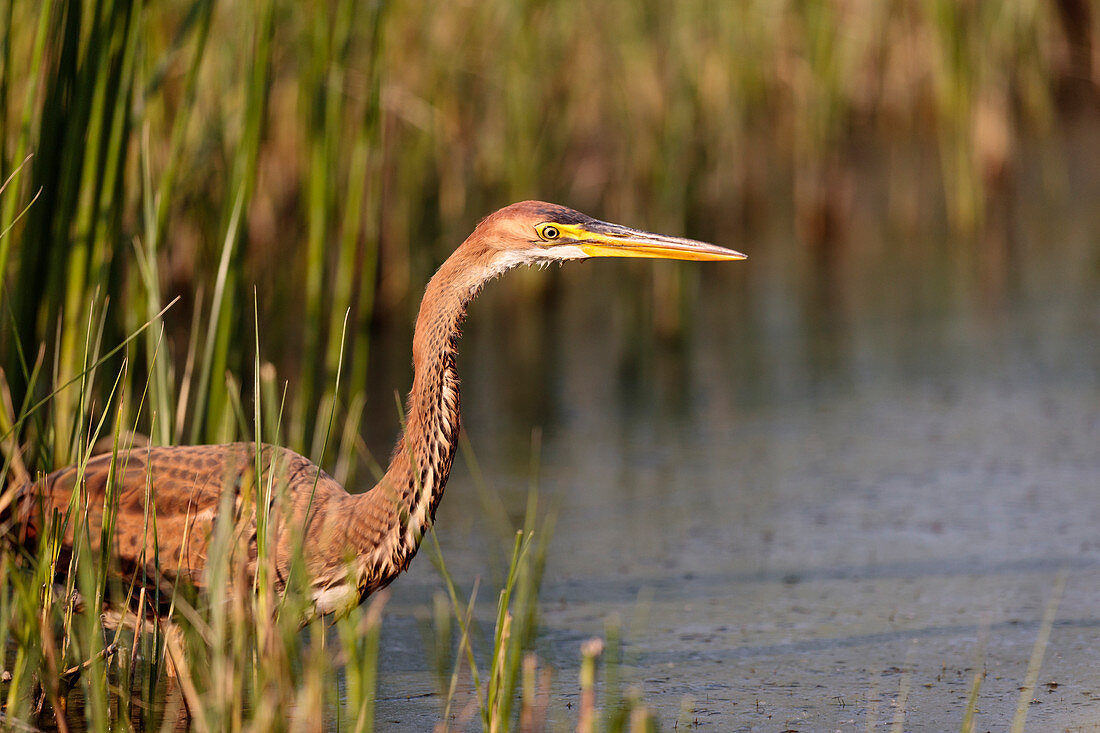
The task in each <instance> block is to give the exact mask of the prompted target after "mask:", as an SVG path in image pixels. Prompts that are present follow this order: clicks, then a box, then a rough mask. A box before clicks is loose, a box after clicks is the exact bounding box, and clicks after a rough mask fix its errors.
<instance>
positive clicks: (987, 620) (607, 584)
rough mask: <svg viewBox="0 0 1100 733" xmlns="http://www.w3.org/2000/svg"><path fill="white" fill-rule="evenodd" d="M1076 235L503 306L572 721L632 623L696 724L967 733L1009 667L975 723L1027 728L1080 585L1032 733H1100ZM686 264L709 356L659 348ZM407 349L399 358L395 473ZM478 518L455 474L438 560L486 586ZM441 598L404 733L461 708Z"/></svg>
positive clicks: (420, 564)
mask: <svg viewBox="0 0 1100 733" xmlns="http://www.w3.org/2000/svg"><path fill="white" fill-rule="evenodd" d="M1052 207H1053V204H1051V203H1050V202H1046V201H1038V200H1037V201H1033V202H1026V201H1025V202H1022V203H1021V207H1020V209H1019V211H1018V212H1017V214H1018V216H1019V218H1020V220H1021V222H1022V223H1020V224H1013V226H1012V227H1009V229H1010V230H1011V239H1006V240H1004V241H1002V242H1000V243H996V242H994V243H982V245H981V246H974V247H972V246H969V245H959V244H956V243H949V242H946V241H945V242H942V243H941V242H931V243H930V242H911V241H907V240H906V239H905V238H904V237H901V236H897V235H890V234H883V235H871V234H863V235H861V236H860V237H857V238H855V239H853V243H852V244H850V245H847V246H846V247H845V248H842V249H840V250H839V251H836V252H832V253H830V254H829V256H828V258H824V259H822V258H819V259H818V260H816V261H815V260H813V259H812V258H808V257H805V256H804V254H805V253H804V251H803V250H800V249H799V248H797V247H796V246H794V245H793V244H790V243H789V242H790V237H788V236H787V235H786V234H784V233H782V232H779V233H775V234H773V235H769V236H766V237H761V238H760V239H759V240H758V241H751V242H748V241H738V240H732V241H723V242H721V243H723V244H727V245H730V246H734V247H737V248H739V249H742V250H743V251H745V252H747V253H748V254H749V256H750V259H749V260H748V261H747V262H744V263H734V264H729V265H707V266H693V265H672V264H666V263H621V262H610V261H608V262H592V263H588V264H585V265H572V266H567V267H566V268H565V270H563V271H562V272H561V273H560V274H557V273H554V274H544V276H547V277H552V278H554V280H553V283H552V286H551V287H550V288H549V290H548V292H549V296H548V297H549V299H550V300H551V301H552V307H551V308H548V309H542V308H540V307H537V306H535V305H524V306H516V305H514V304H513V303H511V302H510V301H509V299H508V289H507V287H506V286H493V287H491V288H490V290H489V292H488V293H486V294H485V295H484V296H483V297H482V299H481V300H480V301H479V302H478V303H476V304H475V306H474V308H473V311H472V313H471V316H470V321H469V326H468V329H467V336H466V337H465V339H464V341H463V344H462V359H461V364H460V370H461V374H462V377H463V380H464V392H463V409H464V416H465V424H466V428H467V430H468V432H469V435H470V437H471V439H472V441H473V444H474V446H475V449H476V450H477V453H478V457H479V459H480V461H481V464H482V466H483V468H484V470H485V472H486V474H487V478H488V481H489V483H490V484H492V485H493V486H494V487H496V488H497V489H498V490H499V491H500V492H501V493H502V494H503V495H504V496H505V497H506V499H507V500H508V501H509V502H510V506H509V510H510V511H512V512H513V514H515V515H518V514H519V513H520V512H521V511H522V506H523V497H524V492H525V487H526V482H527V476H528V461H529V458H530V450H529V447H528V446H529V443H530V435H531V430H532V428H534V427H536V426H538V427H540V428H541V429H542V436H543V451H542V461H541V472H540V476H541V487H542V491H543V493H544V495H545V496H546V497H548V499H549V501H550V502H551V503H552V505H553V506H555V507H556V508H557V510H558V520H557V523H556V530H555V535H554V538H553V543H552V548H551V555H550V558H549V562H548V565H547V568H546V586H545V590H544V594H543V598H544V612H545V615H544V630H543V633H542V637H541V639H540V654H541V656H542V657H543V659H545V660H546V661H548V662H549V663H551V664H553V665H554V667H555V669H556V678H555V687H554V702H553V705H554V712H553V718H554V719H555V720H556V721H558V722H562V723H563V724H564V721H567V720H569V719H570V711H569V710H568V709H567V707H566V704H567V703H570V702H572V703H574V704H575V702H576V688H577V685H576V679H577V665H578V660H579V644H580V642H581V641H582V640H583V639H585V638H587V637H589V636H592V635H597V634H601V633H602V632H603V629H604V625H605V623H606V621H607V619H608V618H609V617H611V616H612V615H613V614H618V615H619V616H620V617H621V618H622V619H623V620H624V622H625V625H626V626H627V627H628V628H629V629H630V630H629V633H628V646H627V669H626V672H627V675H628V681H629V682H630V683H632V684H636V685H639V686H640V687H641V688H642V689H643V691H644V696H645V698H646V699H647V700H648V701H649V702H650V703H652V704H653V705H654V706H656V707H657V708H658V710H659V711H660V715H661V718H662V721H663V722H664V723H665V724H666V725H667V726H671V724H672V722H673V721H674V720H675V719H676V717H677V715H678V714H679V711H680V710H681V709H682V706H683V705H684V704H685V703H684V699H685V697H687V698H690V700H691V701H692V702H690V703H687V704H689V705H690V706H692V707H689V708H688V709H689V710H691V711H692V712H691V714H690V717H689V720H690V719H695V718H697V719H698V720H699V721H700V722H701V723H706V724H708V725H710V726H711V727H712V729H717V730H727V729H737V728H741V729H749V728H752V727H754V726H764V727H766V728H767V729H776V726H778V727H779V728H792V727H793V728H798V727H800V726H802V727H805V726H809V727H811V728H814V729H826V728H827V729H835V728H846V729H847V728H853V727H858V728H860V729H862V728H863V727H864V726H867V725H868V724H872V723H878V724H889V723H890V722H891V721H896V720H903V721H904V722H905V723H906V724H907V725H908V726H909V727H910V728H911V729H912V728H915V729H941V728H943V729H954V728H958V727H959V726H960V724H961V720H962V715H963V710H964V708H965V705H966V699H967V695H968V692H969V689H970V688H969V686H970V684H971V682H972V677H973V672H974V670H975V669H979V668H984V669H985V670H987V673H988V674H987V676H986V677H985V678H984V681H983V683H982V687H981V695H980V698H979V710H980V713H979V714H978V718H977V725H978V726H986V727H1004V726H1005V724H1006V722H1007V721H1010V720H1011V719H1012V716H1013V714H1014V713H1015V710H1016V707H1017V703H1018V698H1019V694H1020V693H1019V691H1018V688H1019V687H1020V685H1022V684H1023V680H1024V678H1025V674H1026V669H1027V665H1028V661H1029V658H1030V657H1031V655H1032V646H1033V644H1034V642H1035V639H1036V636H1037V629H1038V624H1039V620H1040V618H1041V616H1042V614H1043V610H1044V607H1045V606H1046V605H1047V601H1048V598H1049V596H1050V593H1051V589H1052V587H1053V586H1054V583H1055V577H1056V576H1057V574H1058V573H1059V572H1060V571H1062V570H1065V571H1066V572H1067V573H1068V575H1067V583H1066V587H1065V592H1064V595H1063V597H1062V599H1061V604H1060V606H1059V607H1058V611H1057V616H1056V621H1055V624H1054V628H1053V633H1052V635H1051V638H1050V646H1049V648H1048V649H1047V650H1046V656H1045V661H1044V663H1043V666H1042V668H1041V674H1040V677H1039V681H1040V683H1041V684H1040V689H1039V690H1038V691H1037V692H1036V693H1035V697H1036V698H1038V699H1039V700H1040V702H1041V703H1044V704H1034V705H1031V706H1030V707H1029V709H1028V722H1029V724H1032V725H1033V726H1035V728H1034V729H1036V730H1038V729H1043V728H1047V727H1051V726H1058V727H1059V728H1060V727H1063V726H1065V725H1071V724H1074V723H1083V722H1086V721H1095V720H1096V719H1098V718H1100V702H1093V700H1094V698H1100V670H1098V669H1097V668H1096V666H1095V664H1094V655H1093V653H1092V649H1094V648H1095V646H1096V643H1097V641H1098V637H1100V591H1098V590H1097V588H1100V582H1098V581H1100V540H1098V539H1097V537H1098V533H1097V526H1098V525H1100V492H1098V491H1097V490H1096V489H1097V484H1098V480H1097V479H1098V477H1100V451H1097V450H1096V448H1097V445H1098V444H1100V381H1098V377H1100V339H1098V338H1097V337H1098V335H1100V328H1098V327H1100V287H1098V286H1100V282H1098V280H1100V277H1098V274H1100V270H1098V267H1097V261H1098V259H1097V249H1096V246H1095V243H1094V239H1093V238H1092V237H1091V235H1090V234H1089V233H1088V232H1090V231H1092V229H1091V228H1090V226H1089V223H1088V222H1080V217H1079V216H1078V215H1079V214H1080V212H1061V211H1058V210H1057V209H1054V208H1052ZM1063 214H1065V215H1066V216H1062V215H1063ZM1070 215H1073V216H1075V217H1076V218H1067V217H1070ZM930 252H931V253H934V256H930V255H929V253H930ZM661 268H669V269H667V270H664V271H663V272H661V273H659V275H657V276H658V277H667V276H670V275H671V276H676V275H677V271H676V270H674V269H672V268H677V269H678V274H679V275H680V276H682V277H683V286H684V294H685V295H684V300H685V302H686V303H688V305H687V306H686V308H687V310H686V314H687V316H688V318H689V320H690V326H689V327H688V328H687V329H686V330H685V332H684V334H683V337H682V338H681V339H679V340H673V341H669V340H661V339H656V338H654V337H653V336H652V335H650V334H651V333H652V329H649V328H645V327H635V326H634V325H633V324H634V323H636V322H639V321H642V322H644V321H645V320H646V319H651V318H652V317H653V316H652V309H653V307H654V305H653V301H652V299H651V297H650V296H649V293H650V292H651V290H650V289H648V288H647V287H646V283H647V282H648V278H650V277H653V275H652V272H653V271H656V270H660V269H661ZM407 339H408V335H407V334H402V335H400V336H397V337H395V338H394V339H393V343H392V344H383V345H380V346H378V347H377V348H378V349H379V350H382V351H384V352H386V356H385V357H384V358H380V360H379V365H378V368H377V369H376V370H375V372H374V378H375V382H376V384H377V385H378V394H376V395H374V396H373V397H372V403H371V404H372V405H374V406H376V408H377V409H376V412H378V410H381V412H382V413H384V414H383V415H381V416H380V419H379V420H376V421H374V424H375V428H374V429H375V430H377V433H372V434H371V435H369V436H368V441H369V442H370V443H371V444H372V448H373V449H375V450H377V451H379V452H380V453H382V454H385V452H386V451H387V450H388V443H389V441H390V439H391V435H390V434H389V433H388V432H387V431H388V430H390V429H395V427H396V425H395V424H396V419H395V418H392V417H389V416H390V414H391V413H392V412H393V410H392V408H391V407H390V405H392V404H393V399H392V389H393V387H394V385H407V383H408V375H407V368H408V367H407V363H408V357H407V354H408V350H407ZM383 385H384V386H383ZM387 421H389V422H388V423H387ZM460 463H461V462H460ZM479 506H480V504H479V502H478V500H477V496H476V491H475V489H474V486H473V484H472V482H471V480H470V478H469V474H468V473H467V471H466V470H465V468H464V467H463V466H462V465H456V470H455V474H454V476H453V477H452V480H451V483H450V486H449V488H448V491H447V495H446V497H445V498H444V500H443V503H442V506H441V508H440V513H439V517H438V527H439V539H440V542H441V543H442V545H443V548H444V553H445V555H446V557H447V560H448V564H449V568H450V570H451V571H452V573H453V574H454V575H455V577H456V578H457V579H459V580H460V581H461V582H462V583H463V585H464V586H465V587H466V588H467V589H468V588H469V586H470V585H471V584H472V582H473V580H474V579H475V578H476V577H478V576H481V577H484V578H486V579H489V578H491V572H492V571H491V567H490V565H489V564H488V563H487V560H486V558H487V557H488V556H489V555H490V553H492V552H497V551H498V549H497V548H496V547H495V546H493V543H494V541H495V540H493V539H492V537H493V535H492V532H491V530H490V529H489V527H487V526H486V525H487V523H486V522H485V521H484V520H483V519H482V518H481V516H480V515H481V512H480V508H479ZM439 587H441V583H440V581H439V580H438V578H437V576H436V574H435V571H434V570H433V568H432V567H431V563H430V562H428V561H427V559H426V558H420V559H418V560H417V561H416V562H415V563H414V564H413V568H412V570H411V572H410V573H409V575H408V576H407V577H405V578H402V579H401V580H400V581H399V582H398V583H396V584H395V586H394V596H393V599H392V600H391V603H390V604H389V606H388V609H387V616H388V617H387V621H386V627H385V635H384V639H383V653H382V663H381V680H382V682H381V690H380V694H381V696H382V697H383V698H384V699H383V700H382V701H381V703H380V707H379V723H380V725H382V726H383V728H385V727H386V726H387V725H389V726H392V727H394V728H399V729H400V728H405V729H412V728H415V727H417V726H418V725H421V726H422V725H426V724H427V723H426V721H432V720H434V719H435V718H436V717H437V716H438V714H439V701H438V699H437V698H435V697H432V696H427V697H414V698H413V699H408V696H418V695H423V694H425V693H432V692H434V690H435V683H434V680H433V678H432V676H431V674H430V672H429V671H428V663H427V661H426V660H427V655H426V653H425V651H424V647H423V644H422V642H421V639H420V636H419V632H418V630H417V624H416V622H415V620H414V614H415V613H416V611H417V609H418V608H421V607H423V606H424V605H425V604H426V603H428V602H429V599H430V597H431V594H432V593H433V592H434V591H435V590H436V589H437V588H439ZM481 597H482V599H483V600H485V601H487V602H491V601H492V593H489V592H484V591H483V592H482V594H481ZM483 610H484V612H485V616H486V618H487V617H488V615H489V612H490V609H489V607H488V606H486V607H485V609H483ZM980 638H981V639H984V641H983V642H981V643H979V639H980ZM1055 681H1056V682H1057V683H1058V684H1057V686H1043V683H1047V682H1055ZM898 716H900V717H898Z"/></svg>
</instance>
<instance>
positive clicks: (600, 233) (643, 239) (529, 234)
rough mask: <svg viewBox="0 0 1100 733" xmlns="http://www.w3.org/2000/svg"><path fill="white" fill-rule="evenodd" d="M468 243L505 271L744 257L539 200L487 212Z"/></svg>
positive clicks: (700, 243)
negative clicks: (592, 262)
mask: <svg viewBox="0 0 1100 733" xmlns="http://www.w3.org/2000/svg"><path fill="white" fill-rule="evenodd" d="M471 239H476V240H477V241H479V242H481V243H483V244H484V246H486V247H488V248H491V249H493V250H494V252H493V258H494V260H495V261H496V262H497V263H498V264H500V265H503V266H505V267H511V266H514V265H520V264H546V263H548V262H561V261H565V260H581V259H586V258H588V257H652V258H660V259H667V260H743V259H745V255H743V254H741V253H740V252H735V251H733V250H732V249H726V248H725V247H719V246H717V245H713V244H708V243H706V242H697V241H695V240H694V239H684V238H682V237H669V236H665V235H663V234H653V233H652V232H644V231H641V230H639V229H631V228H629V227H624V226H621V225H619V224H611V223H608V222H606V221H600V220H599V219H593V218H592V217H590V216H588V215H586V214H582V213H581V212H579V211H575V210H573V209H570V208H567V207H565V206H559V205H558V204H548V203H546V202H543V201H522V202H520V203H518V204H512V205H511V206H507V207H505V208H503V209H501V210H500V211H497V212H496V213H494V214H490V215H489V216H488V217H486V218H485V219H484V220H483V221H482V222H481V223H480V224H479V225H478V227H477V229H476V230H475V231H474V234H473V236H472V237H471Z"/></svg>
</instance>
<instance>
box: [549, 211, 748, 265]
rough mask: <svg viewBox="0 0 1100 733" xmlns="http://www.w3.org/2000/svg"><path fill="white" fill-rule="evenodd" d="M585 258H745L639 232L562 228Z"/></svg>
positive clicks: (592, 225)
mask: <svg viewBox="0 0 1100 733" xmlns="http://www.w3.org/2000/svg"><path fill="white" fill-rule="evenodd" d="M562 229H564V230H566V231H565V233H567V234H569V235H571V236H573V237H575V238H576V242H575V244H576V245H577V246H579V247H580V248H581V250H583V251H584V253H585V254H586V255H588V256H589V257H656V258H661V259H666V260H705V261H715V260H744V259H747V258H746V256H745V255H743V254H741V253H740V252H735V251H734V250H732V249H726V248H725V247H719V246H718V245H716V244H709V243H707V242H697V241H696V240H694V239H684V238H682V237H668V236H665V235H663V234H653V233H652V232H643V231H641V230H639V229H631V228H629V227H624V226H620V225H619V224H609V223H608V222H604V221H592V222H586V223H585V224H576V225H573V226H563V227H562Z"/></svg>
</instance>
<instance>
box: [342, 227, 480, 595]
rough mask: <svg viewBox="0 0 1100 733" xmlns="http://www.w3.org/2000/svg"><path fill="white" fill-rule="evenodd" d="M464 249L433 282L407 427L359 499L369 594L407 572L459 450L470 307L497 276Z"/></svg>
mask: <svg viewBox="0 0 1100 733" xmlns="http://www.w3.org/2000/svg"><path fill="white" fill-rule="evenodd" d="M464 248H465V245H464V247H460V248H459V249H458V250H456V251H455V253H454V254H452V255H451V257H450V258H449V259H448V260H447V261H446V262H445V263H444V264H443V266H442V267H440V269H439V271H438V272H437V273H436V274H435V276H434V277H433V278H432V279H431V281H430V282H429V283H428V287H427V289H426V290H425V293H424V299H423V300H422V301H421V305H420V313H419V315H418V316H417V320H416V329H415V332H414V334H413V384H412V389H411V390H410V391H409V396H408V401H407V403H406V408H405V429H404V432H403V433H402V435H401V437H400V438H399V439H398V441H397V445H396V446H395V448H394V451H393V456H392V458H391V459H390V465H389V468H388V469H387V471H386V474H385V476H384V477H383V478H382V480H381V481H380V482H379V483H378V485H377V486H375V488H374V489H372V490H371V491H368V492H367V493H366V494H363V495H362V496H361V498H360V501H362V502H363V503H364V504H365V506H363V507H361V509H360V511H358V512H356V515H357V516H358V517H359V518H360V519H361V520H362V521H364V522H367V523H369V524H370V525H371V526H370V527H369V528H368V527H364V528H363V529H364V530H366V531H363V532H361V533H360V534H361V536H363V537H364V544H366V545H367V547H364V548H363V549H364V550H365V551H366V554H367V555H368V556H369V557H368V558H365V559H366V560H367V563H366V568H365V572H366V573H367V574H368V575H371V574H374V573H378V574H379V577H377V578H370V577H368V578H366V579H365V585H366V587H365V590H367V591H368V592H369V591H371V590H374V589H375V588H377V587H381V586H384V585H386V584H387V583H388V582H389V581H390V580H392V579H393V577H395V576H396V575H397V574H398V573H400V572H401V571H402V570H404V569H405V568H406V567H407V566H408V564H409V561H410V560H411V559H412V557H413V555H414V554H416V551H417V548H418V547H419V546H420V540H421V539H422V537H423V535H424V533H425V532H427V531H428V529H429V528H430V527H431V525H432V522H433V521H434V519H435V511H436V507H437V506H438V505H439V500H440V498H441V497H442V496H443V489H444V487H445V486H446V483H447V478H448V476H449V475H450V472H451V464H452V462H453V460H454V454H455V448H456V447H457V444H458V434H459V428H460V418H459V381H458V374H457V371H456V369H455V358H456V356H457V351H456V350H457V346H458V338H459V336H460V334H461V327H462V322H463V320H464V319H465V317H466V306H467V304H468V303H469V302H470V300H472V299H473V297H474V296H475V295H476V294H477V292H478V291H479V290H480V289H481V286H482V285H483V284H484V283H485V282H486V281H487V280H489V279H491V278H492V277H493V276H494V275H495V274H498V273H494V272H492V271H491V269H489V268H485V267H481V266H479V265H478V259H477V258H473V257H472V256H471V255H469V254H468V253H467V252H466V251H464Z"/></svg>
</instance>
